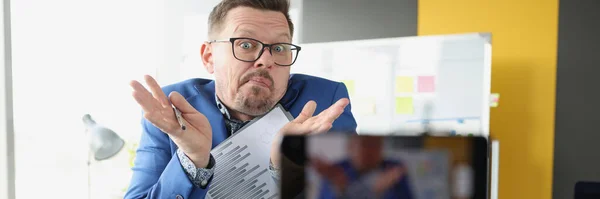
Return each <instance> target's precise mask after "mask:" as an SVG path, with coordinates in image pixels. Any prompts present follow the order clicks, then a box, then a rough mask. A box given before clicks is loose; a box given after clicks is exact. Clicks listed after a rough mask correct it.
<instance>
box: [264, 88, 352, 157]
mask: <svg viewBox="0 0 600 199" xmlns="http://www.w3.org/2000/svg"><path fill="white" fill-rule="evenodd" d="M349 103H350V101H349V100H348V99H347V98H342V99H340V100H338V101H337V102H336V103H335V104H333V105H331V106H330V107H329V108H327V109H326V110H324V111H323V112H321V113H319V114H318V115H316V116H313V114H314V113H315V109H316V108H317V103H316V102H314V101H312V100H311V101H309V102H308V103H306V105H304V108H302V112H300V114H299V115H298V117H296V119H294V120H292V121H291V122H289V123H287V124H286V125H285V126H283V128H281V130H279V132H278V133H277V134H276V135H275V138H274V140H273V144H272V145H271V161H272V163H273V166H274V167H275V168H279V165H280V159H281V155H280V152H279V145H280V144H281V143H280V141H281V138H282V137H283V136H285V135H309V134H317V133H324V132H327V131H329V129H331V127H332V126H333V121H335V119H337V118H338V117H339V116H340V115H341V114H342V113H343V112H344V108H346V106H348V104H349Z"/></svg>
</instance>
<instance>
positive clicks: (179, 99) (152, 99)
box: [130, 75, 212, 168]
mask: <svg viewBox="0 0 600 199" xmlns="http://www.w3.org/2000/svg"><path fill="white" fill-rule="evenodd" d="M144 79H145V80H146V84H147V85H148V86H149V87H150V90H151V91H152V93H150V92H149V91H148V90H146V88H144V86H143V85H142V84H140V83H139V82H137V81H135V80H134V81H131V83H130V86H131V87H132V88H133V94H132V95H133V97H134V98H135V100H136V101H137V103H138V104H140V106H141V107H142V109H143V110H144V118H146V119H147V120H148V121H149V122H150V123H152V124H153V125H154V126H156V127H157V128H158V129H160V130H161V131H163V132H164V133H166V134H168V135H169V137H170V138H171V140H173V142H175V144H177V146H178V147H179V148H180V149H181V150H182V151H183V152H184V153H185V154H186V155H187V156H188V157H189V158H190V159H191V160H192V162H194V164H195V165H196V167H199V168H204V167H206V166H207V165H208V162H209V158H210V149H211V148H212V128H211V126H210V123H209V122H208V119H207V118H206V117H205V116H204V115H203V114H202V113H200V112H198V111H197V110H196V109H195V108H194V107H193V106H192V105H190V104H189V103H188V102H187V100H185V98H184V97H183V96H182V95H181V94H179V93H177V92H171V93H170V94H169V96H168V97H167V96H166V95H165V93H164V92H163V91H162V89H161V88H160V86H159V85H158V83H157V82H156V80H154V78H152V77H150V76H149V75H146V76H144ZM171 104H173V106H175V107H176V108H177V109H179V111H181V116H182V120H183V122H184V123H185V126H186V129H185V130H183V129H182V128H181V126H180V124H179V122H178V121H177V118H176V117H175V112H174V110H173V108H172V106H171Z"/></svg>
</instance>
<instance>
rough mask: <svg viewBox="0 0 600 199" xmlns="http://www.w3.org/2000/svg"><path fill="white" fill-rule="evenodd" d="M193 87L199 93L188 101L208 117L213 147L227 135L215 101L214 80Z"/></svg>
mask: <svg viewBox="0 0 600 199" xmlns="http://www.w3.org/2000/svg"><path fill="white" fill-rule="evenodd" d="M194 87H195V88H196V90H197V91H198V93H199V94H198V95H197V96H194V97H192V98H190V99H188V101H189V102H190V104H192V106H194V108H196V110H198V111H199V112H200V113H202V114H204V116H206V118H207V119H208V122H209V123H210V126H211V127H212V148H214V147H216V146H217V145H218V144H219V143H221V142H222V141H223V140H225V139H227V136H228V133H227V130H226V129H225V120H224V119H223V115H222V114H221V111H219V109H218V108H217V102H216V101H215V82H214V81H211V82H209V83H208V84H204V85H199V84H195V85H194Z"/></svg>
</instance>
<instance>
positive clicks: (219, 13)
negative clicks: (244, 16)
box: [208, 0, 294, 39]
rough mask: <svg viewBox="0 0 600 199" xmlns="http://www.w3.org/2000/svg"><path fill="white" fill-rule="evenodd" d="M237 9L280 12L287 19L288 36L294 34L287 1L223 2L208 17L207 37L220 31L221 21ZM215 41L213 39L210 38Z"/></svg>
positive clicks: (253, 0)
mask: <svg viewBox="0 0 600 199" xmlns="http://www.w3.org/2000/svg"><path fill="white" fill-rule="evenodd" d="M237 7H249V8H254V9H258V10H265V11H276V12H281V13H283V15H284V16H285V18H286V19H287V23H288V26H289V27H290V36H293V34H294V24H293V23H292V20H291V19H290V14H289V10H290V2H289V0H223V1H221V3H219V4H217V6H215V7H214V8H213V10H212V11H211V12H210V15H209V16H208V37H209V38H211V37H213V34H214V33H215V32H216V31H220V30H221V29H222V28H223V27H222V25H223V21H224V20H225V17H226V16H227V13H228V12H229V11H230V10H232V9H234V8H237ZM211 39H215V38H211Z"/></svg>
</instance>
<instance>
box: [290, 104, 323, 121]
mask: <svg viewBox="0 0 600 199" xmlns="http://www.w3.org/2000/svg"><path fill="white" fill-rule="evenodd" d="M315 109H317V103H316V102H315V101H312V100H310V101H308V102H307V103H306V104H305V105H304V108H302V111H301V112H300V114H298V117H296V119H294V120H293V122H297V123H302V122H304V121H306V120H307V119H308V118H311V117H312V116H313V114H314V113H315Z"/></svg>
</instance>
